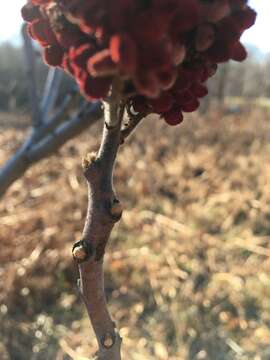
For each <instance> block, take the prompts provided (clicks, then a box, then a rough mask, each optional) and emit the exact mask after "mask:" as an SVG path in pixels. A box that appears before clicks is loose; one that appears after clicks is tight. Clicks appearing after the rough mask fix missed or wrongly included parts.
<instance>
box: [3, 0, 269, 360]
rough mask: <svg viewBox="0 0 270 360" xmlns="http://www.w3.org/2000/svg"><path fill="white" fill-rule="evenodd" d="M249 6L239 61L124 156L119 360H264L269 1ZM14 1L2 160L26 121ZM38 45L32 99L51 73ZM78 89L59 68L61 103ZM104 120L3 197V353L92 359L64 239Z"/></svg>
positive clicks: (155, 123) (112, 264)
mask: <svg viewBox="0 0 270 360" xmlns="http://www.w3.org/2000/svg"><path fill="white" fill-rule="evenodd" d="M250 3H251V5H252V6H253V7H254V8H255V9H256V10H257V11H258V21H257V24H256V26H254V28H252V29H250V30H249V31H248V32H247V33H246V34H245V35H244V37H243V41H244V43H245V44H246V45H247V47H248V49H249V58H248V60H246V61H245V62H244V63H242V64H236V63H234V62H231V63H229V64H226V65H222V66H220V69H219V71H218V73H217V75H216V76H215V77H214V78H213V79H212V80H211V82H210V83H209V89H210V94H209V96H208V97H207V98H206V99H205V100H204V101H203V102H202V104H201V108H200V110H199V111H198V112H197V113H195V114H191V115H188V116H186V117H185V121H184V123H183V124H182V125H181V126H178V127H177V128H170V127H168V126H166V125H165V124H164V123H163V121H159V119H158V118H155V117H149V118H147V119H145V120H144V122H143V124H142V125H141V127H140V129H139V130H138V131H137V132H136V133H135V134H134V135H133V136H132V137H131V138H130V140H129V141H128V142H127V143H126V145H125V146H123V147H122V149H121V152H120V154H119V160H118V164H117V167H116V184H115V185H116V188H117V191H118V193H119V196H120V198H121V200H122V202H123V204H124V208H125V212H124V215H123V220H122V221H121V222H120V224H118V225H117V227H116V228H115V230H114V232H113V236H112V241H111V243H110V249H109V251H108V255H107V257H106V270H107V272H106V289H107V294H108V299H109V304H110V309H111V312H112V314H113V317H114V318H115V319H116V321H117V324H118V327H119V329H120V333H121V335H122V336H123V337H124V343H123V352H124V356H123V358H124V359H125V360H127V359H130V360H152V359H153V360H154V359H157V360H158V359H160V360H167V359H170V360H178V359H179V360H182V359H183V360H191V359H198V360H199V359H206V360H233V359H236V360H240V359H241V360H251V359H252V360H269V359H270V277H269V271H270V244H269V240H270V191H269V189H270V123H269V116H270V75H269V74H270V42H269V39H268V34H269V30H270V28H269V14H270V3H269V0H260V1H255V0H254V1H251V2H250ZM23 4H24V0H22V1H21V0H13V1H12V2H5V4H2V5H0V167H1V166H2V167H4V166H5V164H6V162H7V161H8V159H10V158H11V157H12V156H14V153H15V151H16V150H17V149H18V148H20V146H21V144H23V142H24V140H25V139H27V137H28V136H29V131H30V130H31V129H32V127H33V123H32V111H33V109H32V108H31V101H30V100H29V77H28V73H27V62H26V61H25V49H24V46H23V40H22V37H21V33H20V31H21V25H22V21H21V20H20V8H21V6H22V5H23ZM33 53H34V57H35V69H36V72H35V74H36V87H37V89H36V91H37V94H38V96H39V97H41V95H42V93H43V92H44V84H45V83H46V81H47V80H46V79H47V75H48V69H47V67H46V66H45V65H43V64H42V60H41V57H40V53H39V49H38V48H34V49H33ZM73 87H74V84H73V83H72V81H71V80H70V79H69V78H68V77H67V76H64V77H63V78H62V79H61V84H60V88H59V89H60V90H59V96H58V98H57V99H56V101H55V105H54V106H55V108H56V109H57V107H58V106H59V104H60V105H61V101H62V99H63V98H64V96H65V95H66V94H67V93H69V92H70V91H71V89H73ZM80 101H81V99H79V100H78V99H77V100H76V101H75V104H78V103H80ZM76 106H77V105H76ZM74 107H75V105H74V102H72V104H71V105H70V107H69V108H68V110H67V111H66V112H65V116H69V115H70V114H71V115H72V114H73V112H74ZM52 111H54V109H52ZM61 121H62V122H63V121H64V120H61ZM101 125H102V124H101V121H98V122H97V123H95V124H94V125H92V126H91V127H89V129H87V130H84V131H83V132H82V133H81V134H80V135H79V136H76V137H75V136H74V137H72V139H71V140H70V141H68V142H67V143H66V144H65V145H64V146H63V147H61V148H60V149H58V150H57V151H56V152H55V154H54V155H53V156H52V157H50V158H45V159H43V160H42V161H38V162H37V163H36V164H35V165H34V166H32V167H31V168H29V169H28V171H27V172H26V173H24V174H23V176H21V177H20V178H19V179H18V180H17V181H15V182H14V183H13V184H12V185H11V186H10V187H9V189H8V190H7V192H6V194H5V195H4V196H3V197H2V199H1V200H0V245H1V251H0V324H1V326H0V359H1V360H2V359H3V360H17V359H18V360H28V359H31V360H34V359H37V360H45V359H46V360H54V359H56V360H64V359H65V360H69V359H75V360H86V359H89V356H90V355H89V354H93V352H94V349H95V348H96V345H95V340H94V337H93V334H92V333H91V331H90V330H89V320H88V318H87V315H86V313H85V310H84V307H83V305H82V302H81V301H80V299H79V296H78V293H77V290H76V286H75V284H76V278H77V273H76V272H77V270H76V268H75V266H74V265H73V261H72V258H71V247H72V244H73V243H74V241H76V240H79V238H80V234H81V229H82V227H83V222H84V217H85V213H86V206H87V189H86V185H85V181H84V179H83V175H82V171H81V165H80V164H81V157H82V156H83V155H84V154H85V153H86V152H87V151H92V150H95V149H96V148H97V147H98V142H99V141H98V139H99V136H100V131H101ZM53 130H55V129H53ZM49 135H50V136H51V134H49ZM0 174H1V168H0Z"/></svg>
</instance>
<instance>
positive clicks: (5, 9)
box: [0, 0, 270, 53]
mask: <svg viewBox="0 0 270 360" xmlns="http://www.w3.org/2000/svg"><path fill="white" fill-rule="evenodd" d="M0 1H1V0H0ZM25 2H26V0H9V1H3V0H2V1H1V3H3V4H2V5H0V41H5V40H13V41H18V35H19V30H20V25H21V16H20V9H21V7H22V5H23V4H24V3H25ZM250 5H251V6H252V7H253V8H255V9H256V10H257V12H258V20H257V23H256V25H255V26H254V27H253V28H252V29H250V30H248V31H247V32H246V33H245V34H244V35H243V38H242V40H243V42H245V43H250V44H252V45H255V46H257V47H258V48H259V49H260V50H261V51H262V52H264V53H267V52H270V40H269V35H270V0H250Z"/></svg>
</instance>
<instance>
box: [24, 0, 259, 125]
mask: <svg viewBox="0 0 270 360" xmlns="http://www.w3.org/2000/svg"><path fill="white" fill-rule="evenodd" d="M22 16H23V18H24V20H25V21H27V22H28V23H29V24H28V30H29V34H30V35H31V37H32V38H33V39H35V40H37V41H38V42H39V43H40V44H41V46H42V47H44V60H45V62H46V63H47V64H49V65H51V66H59V67H61V68H63V69H65V70H66V71H68V72H69V73H70V74H71V75H72V76H74V78H75V79H76V81H77V83H78V85H79V87H80V89H81V91H82V93H83V94H84V95H85V96H86V98H87V99H90V100H93V99H102V98H105V97H106V96H107V95H108V93H109V91H110V88H111V85H112V82H113V79H114V78H115V77H119V78H120V79H122V83H123V96H125V98H126V99H128V103H129V105H131V106H132V107H133V108H134V110H135V111H137V112H142V113H145V114H146V113H151V112H152V113H158V114H160V115H161V117H162V118H164V119H165V121H166V122H167V123H168V124H170V125H176V124H179V123H180V122H181V121H182V119H183V115H182V113H183V112H192V111H194V110H196V109H197V108H198V106H199V99H200V98H202V97H204V96H205V95H207V87H206V85H205V83H206V81H207V79H208V78H209V77H211V76H212V75H213V74H214V73H215V71H216V69H217V64H218V63H221V62H227V61H229V60H230V59H233V60H236V61H243V60H244V59H245V58H246V56H247V54H246V50H245V48H244V47H243V45H242V44H241V43H240V37H241V35H242V33H243V32H244V31H245V30H246V29H248V28H249V27H251V26H252V25H253V24H254V22H255V19H256V13H255V11H253V10H252V9H251V8H250V7H249V6H248V5H247V1H246V0H29V1H28V3H27V4H26V5H25V6H24V7H23V9H22Z"/></svg>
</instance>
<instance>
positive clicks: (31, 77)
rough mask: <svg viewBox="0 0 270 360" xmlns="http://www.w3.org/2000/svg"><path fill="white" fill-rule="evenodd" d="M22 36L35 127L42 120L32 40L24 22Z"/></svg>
mask: <svg viewBox="0 0 270 360" xmlns="http://www.w3.org/2000/svg"><path fill="white" fill-rule="evenodd" d="M22 36H23V40H24V52H25V63H26V74H27V79H28V89H29V99H30V105H31V110H32V121H33V126H34V127H37V126H39V125H40V123H41V122H42V117H41V109H40V103H39V96H38V91H37V83H36V69H35V54H34V49H33V43H32V40H31V39H30V38H29V36H28V33H27V26H26V24H24V25H23V27H22Z"/></svg>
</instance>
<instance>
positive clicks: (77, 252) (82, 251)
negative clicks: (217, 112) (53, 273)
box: [72, 240, 95, 264]
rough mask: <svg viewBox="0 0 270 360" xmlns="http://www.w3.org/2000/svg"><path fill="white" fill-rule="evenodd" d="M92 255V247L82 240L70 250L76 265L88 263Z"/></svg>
mask: <svg viewBox="0 0 270 360" xmlns="http://www.w3.org/2000/svg"><path fill="white" fill-rule="evenodd" d="M94 254H95V251H94V250H93V248H92V246H91V245H90V244H89V243H88V242H86V241H84V240H80V241H78V242H76V243H75V244H74V246H73V249H72V255H73V258H74V260H75V261H76V262H77V263H78V264H81V263H83V262H85V261H89V260H90V259H91V258H93V257H94Z"/></svg>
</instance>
